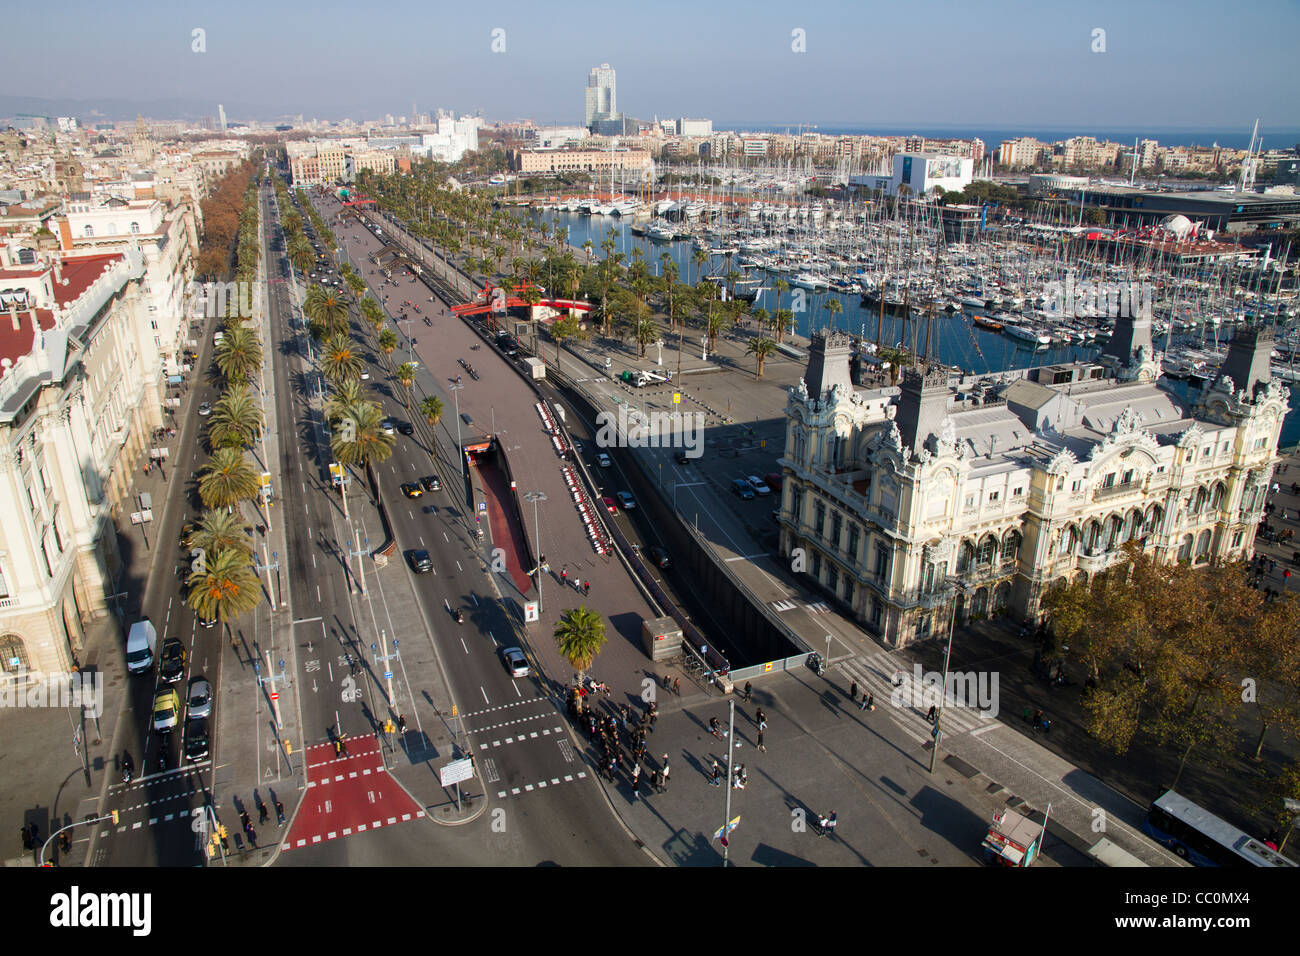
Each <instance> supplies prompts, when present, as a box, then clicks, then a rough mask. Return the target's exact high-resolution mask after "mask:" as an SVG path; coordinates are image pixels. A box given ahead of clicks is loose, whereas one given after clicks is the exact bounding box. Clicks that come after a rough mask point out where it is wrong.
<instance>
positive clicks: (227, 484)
mask: <svg viewBox="0 0 1300 956" xmlns="http://www.w3.org/2000/svg"><path fill="white" fill-rule="evenodd" d="M259 487H260V484H259V481H258V477H257V473H256V472H254V471H253V467H252V466H251V465H250V464H249V463H248V461H247V460H246V459H245V458H244V452H243V450H242V449H240V448H218V449H217V450H216V451H215V452H213V454H212V458H211V459H210V460H209V461H208V463H207V464H206V465H204V466H203V468H201V469H200V470H199V498H200V499H202V501H203V506H204V507H205V508H227V509H230V508H234V506H235V505H237V504H238V503H239V502H241V501H251V500H252V499H253V498H255V497H256V496H257V491H258V488H259Z"/></svg>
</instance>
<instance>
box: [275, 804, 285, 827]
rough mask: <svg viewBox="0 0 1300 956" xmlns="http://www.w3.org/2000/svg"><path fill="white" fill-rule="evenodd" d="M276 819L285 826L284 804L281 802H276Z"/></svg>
mask: <svg viewBox="0 0 1300 956" xmlns="http://www.w3.org/2000/svg"><path fill="white" fill-rule="evenodd" d="M275 818H276V820H278V821H279V823H280V826H284V804H283V803H281V802H280V801H279V800H276V801H275Z"/></svg>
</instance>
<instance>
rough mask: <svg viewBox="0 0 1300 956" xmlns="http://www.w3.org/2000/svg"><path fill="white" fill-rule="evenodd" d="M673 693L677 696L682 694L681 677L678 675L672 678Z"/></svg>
mask: <svg viewBox="0 0 1300 956" xmlns="http://www.w3.org/2000/svg"><path fill="white" fill-rule="evenodd" d="M673 693H674V694H676V695H677V696H678V697H681V696H682V679H681V678H680V677H674V678H673Z"/></svg>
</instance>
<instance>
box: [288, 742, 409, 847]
mask: <svg viewBox="0 0 1300 956" xmlns="http://www.w3.org/2000/svg"><path fill="white" fill-rule="evenodd" d="M359 748H364V749H359ZM306 759H307V794H306V796H305V797H304V798H303V801H302V806H301V807H300V808H299V810H298V813H297V815H296V816H295V817H294V819H293V826H292V827H291V828H290V830H289V833H288V834H287V835H286V836H285V838H284V842H283V843H282V844H281V849H283V850H296V849H300V848H302V847H305V846H313V845H315V844H317V843H323V842H324V841H326V840H335V839H338V838H339V837H346V836H351V835H352V834H354V833H364V832H366V831H367V830H376V829H379V828H380V827H387V826H392V825H394V824H397V823H403V822H406V821H407V820H418V819H421V818H423V817H424V809H423V808H422V807H421V806H420V805H419V804H418V803H416V802H415V800H414V799H412V797H411V796H410V794H408V793H407V792H406V791H405V790H403V789H402V788H401V787H400V786H398V784H397V781H396V780H394V779H393V778H392V777H391V776H390V775H389V773H388V771H387V770H385V769H384V760H383V756H382V755H381V753H380V750H379V747H378V746H377V745H376V744H375V742H374V741H373V740H368V741H365V742H362V741H356V742H355V743H354V745H353V746H352V747H351V748H349V750H348V755H347V756H346V757H335V756H334V745H333V744H332V743H328V744H319V745H317V746H314V747H308V748H307V750H306Z"/></svg>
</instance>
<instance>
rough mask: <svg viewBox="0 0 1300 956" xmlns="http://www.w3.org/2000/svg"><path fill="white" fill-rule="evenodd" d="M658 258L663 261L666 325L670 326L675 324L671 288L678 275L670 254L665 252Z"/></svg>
mask: <svg viewBox="0 0 1300 956" xmlns="http://www.w3.org/2000/svg"><path fill="white" fill-rule="evenodd" d="M659 259H660V261H662V262H663V273H664V283H665V284H666V285H667V286H668V327H669V328H672V327H673V326H674V325H675V322H674V317H673V289H674V284H675V283H676V281H677V275H678V272H677V263H675V262H673V258H672V256H670V255H669V254H668V253H666V252H665V253H664V254H663V255H661V256H660V257H659Z"/></svg>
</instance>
